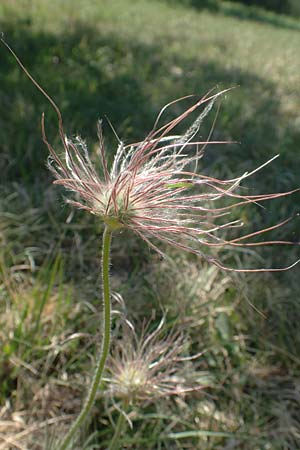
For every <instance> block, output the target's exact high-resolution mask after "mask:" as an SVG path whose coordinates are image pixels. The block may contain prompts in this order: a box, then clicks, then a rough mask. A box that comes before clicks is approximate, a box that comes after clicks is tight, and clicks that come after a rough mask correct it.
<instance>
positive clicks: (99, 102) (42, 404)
mask: <svg viewBox="0 0 300 450" xmlns="http://www.w3.org/2000/svg"><path fill="white" fill-rule="evenodd" d="M74 5H76V7H74ZM225 6H226V7H225ZM225 6H224V8H223V10H222V9H221V10H219V11H218V12H217V13H214V12H210V11H206V10H203V11H196V10H195V9H194V8H190V7H188V6H186V7H184V6H180V5H175V4H170V3H168V2H163V1H161V2H159V1H154V0H153V1H146V0H134V1H131V0H115V1H114V2H110V1H108V0H102V1H101V2H99V1H93V0H88V1H83V0H76V2H74V1H69V0H67V1H64V2H63V3H62V2H60V1H58V0H53V1H52V2H49V1H46V0H40V1H35V0H33V1H25V0H20V1H8V0H7V1H6V0H3V1H2V2H1V5H0V29H1V30H3V32H4V33H5V37H6V39H7V41H8V42H9V43H10V44H11V45H12V46H13V48H14V49H15V51H16V53H17V54H18V55H19V56H20V57H21V59H22V61H23V62H24V63H25V65H26V67H27V68H28V69H29V70H30V72H31V73H32V74H33V76H34V77H35V78H36V79H37V80H39V82H40V83H41V84H42V86H44V87H45V88H46V90H47V92H49V93H50V94H51V95H52V96H53V97H54V98H55V100H56V102H57V104H58V105H59V106H60V108H61V110H62V113H63V117H64V122H65V126H66V129H67V130H68V133H69V134H76V133H79V134H80V135H81V136H83V137H84V138H86V139H87V141H88V144H89V147H90V148H91V149H93V148H94V147H95V145H96V142H97V136H96V121H97V119H98V118H99V117H104V116H105V115H108V116H109V119H110V121H111V122H112V123H113V125H114V127H115V128H116V130H117V133H118V135H119V136H120V137H121V138H122V139H123V140H125V142H130V141H132V140H137V139H141V138H143V137H144V136H145V134H146V133H147V132H148V131H149V129H150V128H151V126H152V124H153V121H154V119H155V117H156V115H157V113H158V111H159V110H160V108H161V107H162V106H163V105H164V104H165V103H167V102H169V101H171V100H173V99H174V98H177V97H180V96H183V95H186V94H190V93H195V94H197V95H203V94H204V93H206V92H207V91H208V90H209V89H211V88H213V87H215V86H218V88H219V89H221V88H227V87H232V86H237V88H236V89H234V90H232V91H231V92H230V93H228V94H227V96H226V98H224V99H223V100H222V102H221V105H220V111H219V114H218V117H217V121H216V125H215V128H214V137H215V138H217V139H222V140H223V139H227V140H232V141H233V140H234V141H240V142H241V143H240V144H235V145H233V144H232V145H226V146H222V147H221V146H214V147H213V146H211V147H209V148H208V149H207V150H206V157H205V158H204V159H203V167H201V168H200V170H204V171H205V172H206V173H212V174H213V175H219V176H225V175H228V174H232V173H235V174H236V173H239V174H240V173H243V172H244V171H246V170H251V169H253V168H255V167H256V166H257V165H259V164H261V163H263V162H264V161H266V160H267V159H269V158H270V157H272V156H273V155H275V154H277V153H280V158H279V159H277V160H276V161H274V162H273V163H272V165H270V166H269V167H268V168H266V169H265V170H264V171H263V172H261V173H260V174H257V176H256V177H255V178H253V180H252V182H251V184H248V189H250V190H253V192H268V191H269V192H271V191H283V190H290V189H292V188H295V187H298V186H299V163H300V157H299V142H300V131H299V130H300V128H299V124H300V115H299V111H300V97H299V88H300V60H299V55H298V53H299V42H300V34H299V24H298V22H297V21H294V20H293V19H287V18H284V17H282V16H275V15H273V16H272V17H273V18H275V17H276V20H270V17H271V16H270V13H265V15H264V14H263V13H262V12H261V11H259V12H258V13H257V16H256V19H255V15H252V17H247V16H245V14H244V13H243V12H244V11H246V9H245V7H243V8H242V7H241V8H240V9H238V8H239V6H238V5H236V4H235V5H232V4H230V3H226V5H225ZM230 11H231V12H232V13H230ZM258 17H259V20H257V18H258ZM0 90H1V104H0V125H1V126H0V138H1V139H0V142H1V154H0V168H1V174H2V175H1V187H0V189H1V197H0V207H1V212H0V214H1V222H0V242H1V248H0V268H1V272H0V273H1V285H0V296H1V331H0V339H1V342H2V352H1V361H0V362H1V367H0V383H1V384H0V386H1V388H0V392H1V394H0V395H1V397H0V399H1V407H2V409H1V422H0V449H1V448H2V449H5V448H6V449H8V448H28V449H33V448H36V449H43V448H44V447H45V445H46V444H45V439H46V437H47V436H48V444H47V445H49V447H50V446H51V436H52V433H53V429H54V428H55V430H56V431H55V433H58V431H57V430H58V429H60V430H61V432H62V433H63V429H64V428H65V427H67V426H68V423H69V422H70V421H71V420H72V418H73V416H74V414H77V412H78V410H79V407H80V402H81V398H82V395H83V393H84V390H85V386H86V384H87V379H88V376H89V369H90V366H91V361H92V360H93V355H94V351H95V346H96V345H97V342H98V341H99V336H98V335H97V330H98V329H99V323H98V315H97V311H98V309H99V307H100V306H99V305H100V304H101V302H100V300H101V289H100V286H99V288H98V281H99V251H100V241H101V239H100V238H101V227H100V226H99V225H98V224H97V222H96V221H95V220H94V219H93V218H92V217H88V216H86V215H84V214H82V213H81V212H74V211H72V210H71V209H70V208H68V207H66V206H64V207H62V193H61V191H59V189H58V188H57V187H53V186H52V185H51V181H52V180H51V176H50V175H49V174H48V172H47V169H46V167H45V161H46V158H47V151H46V148H44V146H43V145H42V142H41V137H40V117H41V112H42V111H45V113H46V121H47V129H48V135H49V136H51V137H52V138H53V140H54V141H55V139H56V143H57V145H59V144H58V139H57V124H56V118H55V115H54V114H53V112H52V111H51V110H50V108H49V105H48V104H46V102H45V100H44V99H43V98H42V97H41V96H40V95H39V93H38V92H36V90H35V89H34V87H33V86H32V85H31V84H30V83H29V82H28V80H27V79H26V78H25V76H24V74H22V73H21V72H20V70H19V68H18V67H17V66H16V64H15V62H14V61H13V60H12V59H11V56H10V55H9V54H8V52H7V51H6V50H5V48H4V47H3V48H1V70H0ZM178 108H179V107H177V106H176V107H175V108H174V109H173V110H172V111H170V113H169V114H170V116H169V118H170V117H171V116H172V114H175V113H178V112H179V109H178ZM166 118H168V115H167V116H166ZM213 119H214V117H213V115H212V116H211V117H210V118H208V120H207V122H206V124H204V127H203V132H202V134H203V136H204V137H206V136H207V134H208V132H209V129H210V127H211V125H212V121H213ZM105 135H106V146H107V147H108V148H109V149H111V155H113V152H114V149H115V148H116V141H115V139H114V136H113V133H112V132H111V131H110V129H109V127H108V126H107V124H106V125H105ZM298 211H299V195H298V196H297V194H295V195H294V196H290V197H288V198H286V199H281V200H278V201H276V202H274V203H273V204H269V205H267V206H266V209H260V208H253V209H251V210H250V211H246V210H243V211H241V215H243V218H244V220H245V222H246V223H249V228H250V229H252V228H253V227H256V228H257V227H259V226H261V225H262V224H263V225H264V226H266V225H269V224H270V225H271V224H273V223H275V222H276V221H280V220H281V219H283V218H285V217H287V216H290V215H293V214H295V213H297V212H298ZM298 230H299V220H298V219H297V218H295V219H294V220H293V221H292V222H291V223H290V224H289V225H288V226H287V227H285V228H283V229H281V230H280V231H279V233H278V231H277V234H276V236H277V237H278V235H279V237H280V238H282V237H287V236H288V238H289V239H291V240H294V241H297V240H299V232H298ZM274 236H275V235H274ZM168 253H169V255H170V258H169V259H168V260H166V261H161V260H160V259H159V258H158V257H157V256H155V255H153V254H152V253H151V252H150V251H149V250H148V249H147V248H145V247H144V245H142V244H141V243H139V242H137V241H136V240H135V239H134V238H133V237H131V236H129V235H128V236H127V237H126V239H118V240H117V241H116V242H115V243H114V246H113V267H112V282H113V285H114V290H115V292H117V293H118V295H119V296H121V297H122V298H123V299H124V302H122V303H121V304H120V303H118V302H115V303H114V307H115V309H116V310H118V311H119V315H120V314H121V313H122V314H121V315H126V317H127V318H128V319H130V321H132V322H133V323H134V324H135V327H136V332H137V333H140V332H141V328H142V327H141V324H142V323H143V321H144V320H147V321H149V320H150V319H151V320H152V325H151V326H152V327H155V326H156V324H157V323H159V321H160V319H161V316H162V315H163V314H166V323H167V328H168V327H169V328H172V327H173V326H175V324H176V327H180V329H182V330H183V333H184V335H185V336H186V341H185V350H184V351H185V354H186V356H189V355H192V354H196V353H199V352H203V355H202V356H201V357H200V358H198V359H197V360H194V361H191V362H189V363H187V366H186V367H185V368H184V370H185V371H186V372H187V373H188V374H189V377H191V378H192V379H193V380H197V381H198V382H199V383H200V384H203V385H204V386H206V387H205V389H204V390H202V391H201V392H199V393H197V394H194V395H192V396H184V397H180V398H173V399H172V398H170V399H166V400H164V401H163V402H162V401H160V402H159V404H157V403H155V402H154V403H150V404H147V405H140V406H135V407H134V408H133V409H132V411H131V416H130V418H131V420H132V423H133V428H132V430H130V429H129V431H128V432H127V433H126V435H125V436H124V437H123V442H124V444H123V445H124V447H125V448H132V449H136V448H149V449H157V448H162V449H163V448H169V449H173V448H179V449H181V448H193V449H194V448H197V449H198V448H199V449H200V450H202V449H205V450H207V449H214V450H215V449H228V448H232V449H234V448H236V449H247V450H248V449H249V450H253V449H275V450H277V449H278V450H279V449H295V448H298V447H299V445H300V444H299V428H300V425H299V417H298V415H297V411H298V408H299V381H298V377H299V365H300V356H299V344H300V334H299V330H298V323H299V318H300V317H299V316H300V310H299V305H298V298H299V287H298V285H299V283H298V275H299V269H297V268H296V269H294V270H293V271H291V272H289V273H284V274H277V275H275V274H272V275H271V274H269V275H264V276H262V275H251V276H250V275H249V276H246V275H228V274H227V273H222V272H220V271H219V270H217V269H216V268H215V267H209V266H207V265H206V264H204V263H203V262H202V261H199V260H197V259H196V258H194V257H191V256H187V255H182V254H180V253H176V252H174V251H172V252H168ZM297 253H298V254H299V248H298V249H297V247H295V248H288V249H282V248H280V249H278V248H273V249H271V250H267V249H266V250H264V252H260V253H259V254H258V253H256V252H251V253H250V252H249V253H237V252H234V253H232V252H231V253H230V254H229V253H226V252H225V253H223V255H222V257H223V258H225V259H227V261H228V262H229V263H231V264H235V265H240V264H243V265H247V266H250V265H251V264H252V265H254V266H257V265H258V264H259V265H261V264H263V265H268V266H269V267H270V266H272V265H275V266H276V265H282V263H283V262H284V264H285V263H286V262H289V261H290V262H292V261H293V260H295V259H296V257H297ZM262 258H263V259H262ZM174 280H175V281H176V282H174ZM95 286H96V289H95ZM145 311H146V313H145ZM118 324H119V319H118V316H116V317H115V319H114V322H113V327H114V328H113V329H114V333H115V336H116V338H117V337H118V336H119V335H118V333H119V332H120V328H119V325H118ZM185 375H186V374H185ZM107 376H109V374H108V375H107ZM182 376H184V375H182ZM104 392H106V393H107V395H104V396H102V395H99V399H98V402H97V407H96V409H95V415H94V419H93V422H92V424H90V425H89V430H87V432H86V435H83V436H82V447H84V445H85V444H84V442H87V439H86V436H90V434H91V430H92V431H93V432H94V435H93V436H92V438H91V439H90V440H89V442H87V443H86V448H94V449H98V448H99V449H102V448H105V440H107V439H109V437H110V436H111V434H112V430H113V424H112V419H114V418H115V417H116V415H117V414H116V409H115V406H114V401H112V398H111V395H110V393H109V392H108V390H105V387H104ZM37 436H38V439H37ZM45 436H46V437H45Z"/></svg>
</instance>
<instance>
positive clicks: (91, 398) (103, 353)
mask: <svg viewBox="0 0 300 450" xmlns="http://www.w3.org/2000/svg"><path fill="white" fill-rule="evenodd" d="M111 237H112V231H111V230H110V229H109V228H108V227H105V230H104V233H103V246H102V283H103V305H104V320H103V325H102V326H103V341H102V345H101V349H100V353H99V355H98V359H97V363H96V367H95V371H94V376H93V380H92V384H91V386H90V389H89V392H88V395H87V398H86V400H85V403H84V405H83V407H82V410H81V412H80V414H79V416H78V417H77V419H76V420H75V422H74V423H73V425H72V426H71V428H70V430H69V431H68V433H67V434H66V436H65V437H64V439H63V441H62V442H61V443H60V445H59V447H58V449H57V450H67V449H68V448H69V447H70V444H71V442H72V441H73V439H74V437H75V435H76V433H77V431H78V430H79V428H80V427H81V425H82V424H83V422H84V421H85V420H86V418H87V417H88V415H89V413H90V412H91V409H92V407H93V405H94V403H95V398H96V394H97V390H98V387H99V384H100V381H101V378H102V374H103V370H104V367H105V363H106V359H107V356H108V353H109V347H110V315H111V305H110V282H109V261H110V245H111Z"/></svg>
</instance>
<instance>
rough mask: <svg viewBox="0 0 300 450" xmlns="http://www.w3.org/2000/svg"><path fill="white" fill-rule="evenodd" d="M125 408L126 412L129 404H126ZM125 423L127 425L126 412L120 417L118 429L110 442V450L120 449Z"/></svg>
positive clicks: (121, 413)
mask: <svg viewBox="0 0 300 450" xmlns="http://www.w3.org/2000/svg"><path fill="white" fill-rule="evenodd" d="M124 403H125V402H124ZM124 406H125V408H124V409H125V411H126V409H127V402H126V404H124ZM124 423H125V414H124V412H120V415H119V417H118V422H117V425H116V428H115V432H114V435H113V438H112V440H111V441H110V444H109V447H108V450H118V448H119V445H118V444H119V440H120V437H121V434H122V432H123V428H124Z"/></svg>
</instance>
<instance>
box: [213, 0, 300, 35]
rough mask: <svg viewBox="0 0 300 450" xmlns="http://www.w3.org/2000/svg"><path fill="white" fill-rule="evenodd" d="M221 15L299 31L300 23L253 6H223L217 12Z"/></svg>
mask: <svg viewBox="0 0 300 450" xmlns="http://www.w3.org/2000/svg"><path fill="white" fill-rule="evenodd" d="M219 11H220V13H221V14H224V15H226V16H231V17H235V18H237V19H240V20H253V21H255V22H261V23H264V24H267V25H271V26H273V27H277V28H282V29H287V30H296V31H300V21H299V20H298V21H296V20H295V19H294V18H291V17H289V16H285V15H282V14H276V13H273V12H269V11H266V10H264V9H261V8H257V7H255V6H245V5H240V4H238V5H235V4H231V3H229V4H225V5H222V8H221V9H220V10H219Z"/></svg>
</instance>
